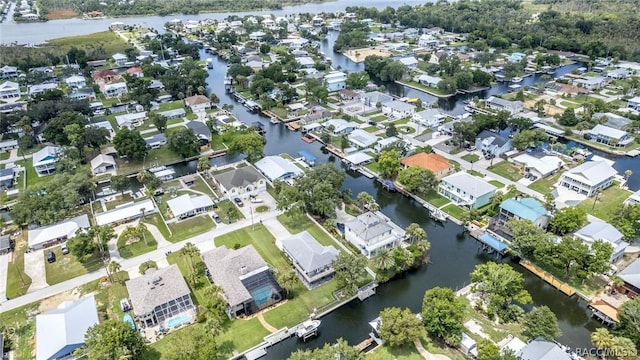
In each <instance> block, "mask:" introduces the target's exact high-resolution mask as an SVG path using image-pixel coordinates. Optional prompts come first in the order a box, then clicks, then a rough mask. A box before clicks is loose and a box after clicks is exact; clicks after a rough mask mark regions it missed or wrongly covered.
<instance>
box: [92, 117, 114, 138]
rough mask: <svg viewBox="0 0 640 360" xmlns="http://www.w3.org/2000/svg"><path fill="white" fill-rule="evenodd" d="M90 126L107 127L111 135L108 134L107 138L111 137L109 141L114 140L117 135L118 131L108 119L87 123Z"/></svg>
mask: <svg viewBox="0 0 640 360" xmlns="http://www.w3.org/2000/svg"><path fill="white" fill-rule="evenodd" d="M90 126H95V127H99V128H102V129H106V130H107V131H108V132H109V135H107V139H109V141H112V140H113V137H114V136H116V132H115V131H114V130H113V127H112V126H111V123H110V122H109V121H107V120H102V121H98V122H94V123H90V124H87V125H86V126H85V127H90Z"/></svg>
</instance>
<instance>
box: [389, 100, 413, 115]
mask: <svg viewBox="0 0 640 360" xmlns="http://www.w3.org/2000/svg"><path fill="white" fill-rule="evenodd" d="M415 112H416V106H415V105H412V104H409V103H406V102H404V101H398V100H394V101H390V102H386V103H384V104H382V113H383V114H385V115H387V116H391V117H393V118H396V119H400V118H404V117H407V116H411V115H413V114H415Z"/></svg>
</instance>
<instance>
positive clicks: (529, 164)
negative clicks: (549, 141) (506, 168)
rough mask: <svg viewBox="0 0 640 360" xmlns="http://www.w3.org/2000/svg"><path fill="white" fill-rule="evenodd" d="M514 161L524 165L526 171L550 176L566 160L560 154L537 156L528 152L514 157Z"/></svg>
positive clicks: (560, 167) (538, 175) (539, 175)
mask: <svg viewBox="0 0 640 360" xmlns="http://www.w3.org/2000/svg"><path fill="white" fill-rule="evenodd" d="M513 162H514V163H515V164H518V165H521V166H523V167H524V169H525V171H526V172H528V173H530V174H533V175H535V176H537V177H539V178H545V177H547V176H550V175H552V174H554V173H556V172H557V171H558V170H560V169H562V167H563V166H564V161H562V159H561V158H559V157H558V156H551V155H545V156H542V157H537V156H533V155H531V154H526V153H525V154H521V155H518V156H516V157H514V158H513Z"/></svg>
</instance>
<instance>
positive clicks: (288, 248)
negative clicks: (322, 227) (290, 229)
mask: <svg viewBox="0 0 640 360" xmlns="http://www.w3.org/2000/svg"><path fill="white" fill-rule="evenodd" d="M281 242H282V251H283V252H284V253H285V254H286V255H287V257H288V258H289V259H291V261H292V262H293V265H294V268H295V269H296V272H297V273H298V277H299V278H300V279H301V280H302V282H303V283H304V284H305V286H307V287H308V288H312V287H314V286H316V285H320V284H322V283H324V282H326V281H329V280H330V279H331V278H332V277H333V274H334V273H335V270H334V269H333V267H332V266H331V265H332V264H333V261H334V260H335V259H336V257H337V256H338V250H336V248H335V247H333V246H322V245H320V243H318V241H317V240H316V239H314V238H313V236H311V235H310V234H309V233H308V232H306V231H303V232H301V233H298V234H295V235H292V236H291V237H288V238H286V239H283V240H282V241H281Z"/></svg>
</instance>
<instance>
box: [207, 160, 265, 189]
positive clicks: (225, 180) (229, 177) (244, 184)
mask: <svg viewBox="0 0 640 360" xmlns="http://www.w3.org/2000/svg"><path fill="white" fill-rule="evenodd" d="M213 178H214V179H215V181H216V183H217V184H218V185H219V186H220V189H221V190H222V192H223V193H224V194H226V195H227V196H238V195H241V194H249V195H253V196H255V195H258V194H259V193H261V192H263V191H266V190H267V180H266V179H265V178H264V176H262V174H260V173H259V172H258V170H256V169H255V168H254V167H252V166H244V167H241V168H239V169H231V170H229V171H225V172H223V173H219V174H215V175H213Z"/></svg>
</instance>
